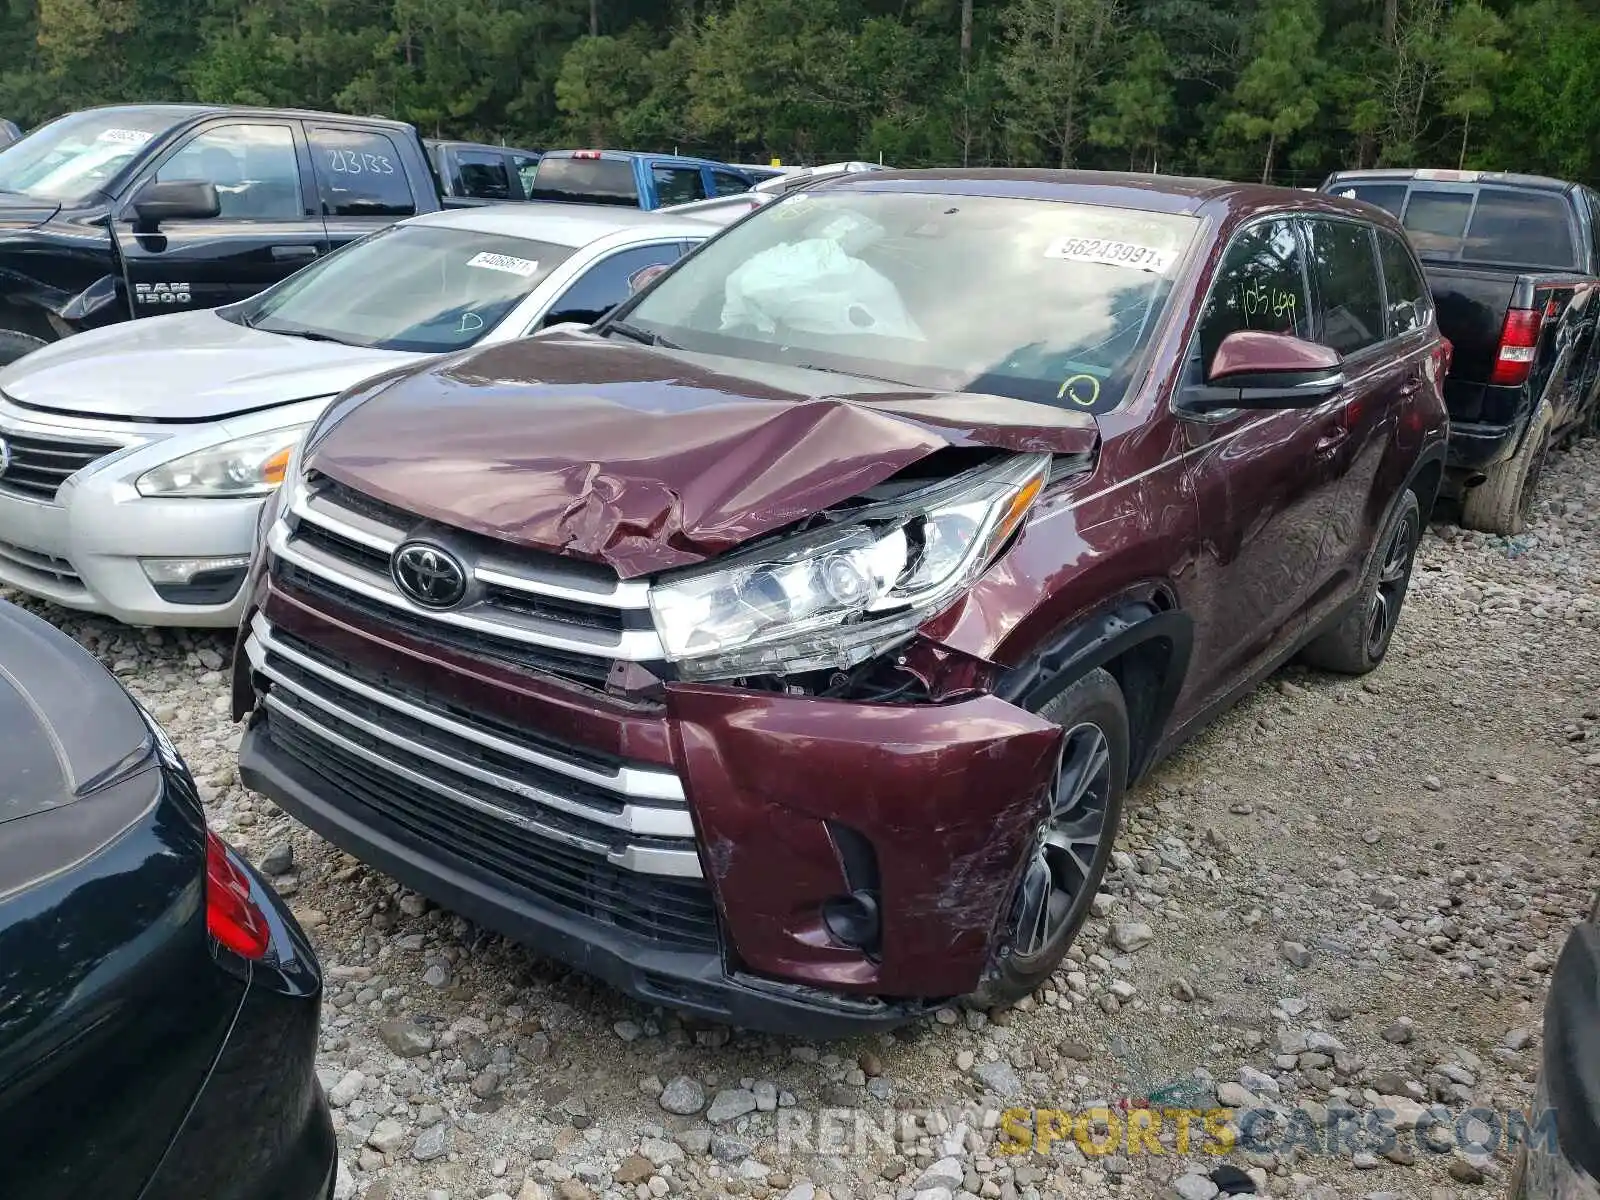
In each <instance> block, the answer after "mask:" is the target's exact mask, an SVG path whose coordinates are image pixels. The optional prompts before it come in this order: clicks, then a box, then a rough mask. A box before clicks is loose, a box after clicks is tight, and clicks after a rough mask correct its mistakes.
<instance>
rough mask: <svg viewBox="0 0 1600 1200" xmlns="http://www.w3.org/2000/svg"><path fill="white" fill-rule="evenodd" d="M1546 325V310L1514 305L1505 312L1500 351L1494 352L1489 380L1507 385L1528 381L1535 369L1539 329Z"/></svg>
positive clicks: (1513, 385)
mask: <svg viewBox="0 0 1600 1200" xmlns="http://www.w3.org/2000/svg"><path fill="white" fill-rule="evenodd" d="M1543 325H1544V309H1542V308H1513V309H1511V310H1510V311H1509V312H1507V313H1506V323H1505V326H1504V328H1502V329H1501V331H1500V351H1499V353H1498V354H1496V355H1495V360H1494V369H1493V370H1492V371H1490V372H1489V382H1490V383H1493V384H1499V385H1501V386H1506V387H1517V386H1518V385H1520V384H1524V383H1526V382H1528V374H1529V372H1531V371H1532V370H1533V353H1534V348H1535V347H1536V346H1538V344H1539V330H1540V328H1541V327H1542V326H1543Z"/></svg>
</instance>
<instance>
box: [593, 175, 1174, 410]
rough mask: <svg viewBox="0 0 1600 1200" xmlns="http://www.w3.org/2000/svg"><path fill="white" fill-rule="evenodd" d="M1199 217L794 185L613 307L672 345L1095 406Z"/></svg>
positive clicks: (1167, 287) (1129, 360)
mask: <svg viewBox="0 0 1600 1200" xmlns="http://www.w3.org/2000/svg"><path fill="white" fill-rule="evenodd" d="M1198 227H1199V222H1198V221H1197V220H1196V219H1195V218H1193V217H1188V216H1181V215H1176V214H1171V213H1157V212H1144V211H1137V210H1132V209H1119V208H1106V207H1100V206H1092V205H1085V204H1071V203H1064V202H1060V201H1052V200H1036V199H1021V198H1012V197H995V196H965V195H950V194H943V195H940V194H932V193H927V192H917V191H904V192H900V191H889V190H878V189H877V188H873V189H872V190H867V189H861V190H857V189H855V188H849V189H845V188H840V189H837V190H834V189H824V190H819V191H816V192H810V191H802V192H798V193H796V194H794V195H792V196H789V197H787V198H785V199H783V200H779V201H776V202H774V203H772V204H770V205H768V206H766V207H765V208H764V209H762V211H760V212H758V213H756V214H754V215H753V216H751V217H750V218H749V219H748V220H746V221H745V222H743V223H742V224H740V225H737V226H735V227H733V228H731V229H729V230H728V231H727V232H726V233H724V234H723V235H722V236H720V237H718V238H716V239H715V240H714V241H712V242H710V243H708V244H707V245H706V246H705V247H704V249H702V250H701V251H700V252H699V253H698V254H696V255H694V256H693V257H691V258H688V259H686V260H684V262H683V263H681V264H680V265H679V266H678V267H677V268H676V269H675V270H674V271H673V272H672V273H671V274H670V275H668V276H667V277H666V278H664V279H662V280H661V281H660V282H659V283H658V284H656V285H655V286H654V287H653V288H652V289H651V290H650V291H649V292H648V293H647V294H646V295H645V296H644V297H643V298H642V299H641V300H640V301H639V303H638V304H637V305H636V306H635V307H633V308H632V309H631V310H629V311H628V312H627V313H626V315H625V318H624V319H625V321H626V323H627V324H628V325H629V326H632V327H635V328H637V329H638V330H641V331H643V332H645V333H649V334H654V335H657V336H659V337H660V338H661V339H663V340H664V341H665V342H668V343H671V344H673V345H677V346H679V347H681V348H683V349H685V350H690V351H700V352H705V353H714V354H724V355H729V356H732V357H742V358H752V359H760V360H763V361H768V362H782V363H791V364H795V365H801V366H809V367H816V368H820V369H823V370H833V371H839V372H843V373H846V374H862V375H870V376H874V377H879V378H883V379H886V380H890V381H894V382H900V383H906V384H911V385H914V386H917V387H926V388H936V389H941V390H948V391H972V392H988V393H993V394H998V395H1005V396H1015V397H1017V398H1019V399H1025V400H1035V401H1041V402H1044V403H1050V404H1058V405H1061V406H1063V407H1070V408H1078V409H1081V410H1085V411H1090V412H1097V413H1098V412H1106V411H1108V410H1109V409H1111V408H1114V407H1116V405H1117V404H1119V403H1120V402H1121V400H1122V397H1123V395H1124V393H1125V392H1126V391H1127V387H1128V383H1129V380H1130V376H1131V371H1132V367H1133V365H1134V363H1135V361H1136V360H1137V359H1138V357H1139V356H1140V354H1141V352H1142V351H1143V349H1144V347H1145V346H1146V345H1148V344H1149V340H1150V338H1151V336H1152V335H1153V333H1154V332H1155V329H1156V326H1157V324H1158V322H1159V319H1160V317H1161V314H1162V311H1163V309H1164V308H1165V305H1166V301H1167V297H1168V295H1169V293H1170V292H1171V286H1172V280H1173V278H1174V276H1175V275H1176V273H1177V270H1178V266H1179V263H1180V261H1181V260H1182V257H1183V254H1184V252H1185V251H1186V250H1187V248H1188V246H1189V244H1190V242H1191V241H1192V240H1193V238H1194V234H1195V231H1196V229H1197V228H1198Z"/></svg>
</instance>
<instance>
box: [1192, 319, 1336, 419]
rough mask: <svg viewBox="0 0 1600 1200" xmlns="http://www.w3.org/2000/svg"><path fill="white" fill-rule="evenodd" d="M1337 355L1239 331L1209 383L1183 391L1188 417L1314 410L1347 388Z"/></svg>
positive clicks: (1225, 343) (1222, 350)
mask: <svg viewBox="0 0 1600 1200" xmlns="http://www.w3.org/2000/svg"><path fill="white" fill-rule="evenodd" d="M1344 382H1345V378H1344V359H1343V357H1342V356H1341V355H1340V354H1339V352H1338V351H1337V350H1330V349H1329V348H1328V347H1327V346H1319V345H1318V344H1317V343H1315V342H1308V341H1305V340H1304V339H1302V338H1297V337H1291V336H1290V335H1289V334H1286V333H1266V332H1263V331H1261V330H1258V329H1238V330H1235V331H1234V332H1232V333H1230V334H1229V335H1228V336H1227V337H1225V338H1223V339H1222V344H1221V345H1220V346H1218V347H1217V352H1216V354H1215V355H1214V356H1213V357H1212V359H1211V367H1210V370H1209V371H1207V373H1206V381H1205V383H1203V384H1198V385H1195V386H1193V387H1189V388H1186V389H1184V392H1183V403H1182V406H1183V407H1184V408H1185V409H1187V410H1188V411H1189V412H1215V411H1217V410H1219V409H1225V408H1266V409H1272V408H1315V407H1316V406H1317V405H1319V404H1321V403H1322V402H1323V401H1324V400H1327V399H1328V398H1329V397H1330V396H1333V395H1334V394H1336V393H1337V392H1338V391H1339V389H1340V388H1342V387H1343V386H1344Z"/></svg>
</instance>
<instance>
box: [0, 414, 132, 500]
mask: <svg viewBox="0 0 1600 1200" xmlns="http://www.w3.org/2000/svg"><path fill="white" fill-rule="evenodd" d="M0 440H3V441H4V442H5V445H6V448H7V451H8V453H7V454H6V455H4V456H0V458H3V459H4V462H5V469H4V470H3V471H0V492H10V493H12V494H13V495H17V496H26V497H28V499H30V500H54V499H55V498H56V492H58V491H59V490H60V489H61V485H62V484H63V483H65V482H66V481H67V478H68V477H69V476H71V475H75V474H77V473H78V472H79V471H81V470H83V468H85V467H87V466H88V465H89V464H91V463H94V462H98V461H99V460H100V459H102V458H104V457H105V456H106V455H108V454H113V453H115V452H116V451H118V450H121V449H122V447H121V446H120V445H118V444H117V443H115V442H96V441H79V440H77V439H71V438H60V437H44V436H41V435H39V434H35V433H16V432H13V431H11V430H9V429H5V428H3V427H0Z"/></svg>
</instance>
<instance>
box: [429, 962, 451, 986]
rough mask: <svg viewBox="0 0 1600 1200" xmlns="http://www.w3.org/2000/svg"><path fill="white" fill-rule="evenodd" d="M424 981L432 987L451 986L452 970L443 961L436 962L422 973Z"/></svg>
mask: <svg viewBox="0 0 1600 1200" xmlns="http://www.w3.org/2000/svg"><path fill="white" fill-rule="evenodd" d="M422 982H423V983H425V984H427V985H428V986H429V987H431V988H442V987H449V986H450V970H449V968H448V967H446V966H445V965H444V964H443V963H440V962H436V963H434V964H433V965H432V966H430V967H429V968H428V969H427V970H426V971H424V972H423V973H422Z"/></svg>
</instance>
